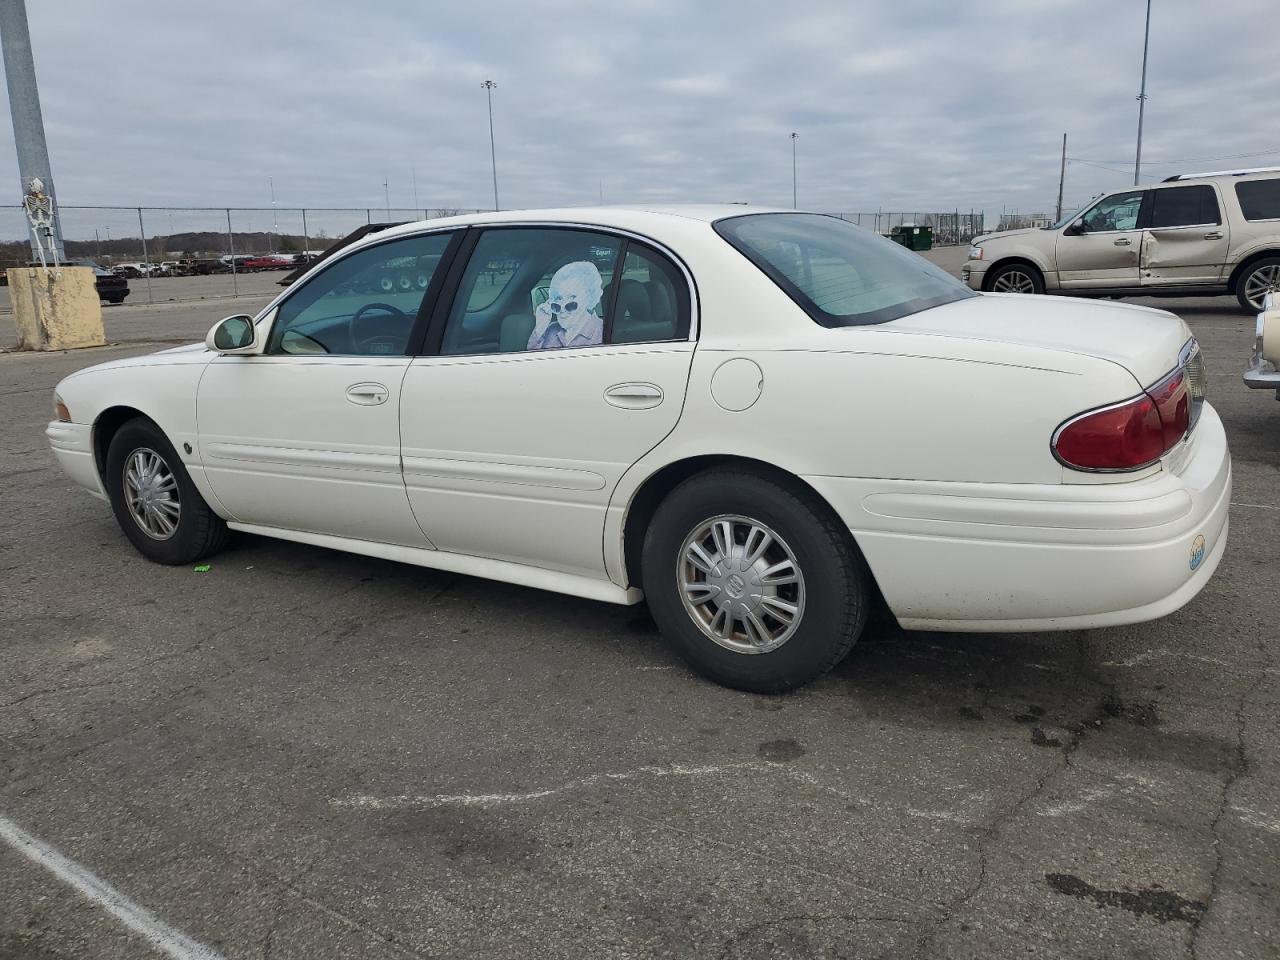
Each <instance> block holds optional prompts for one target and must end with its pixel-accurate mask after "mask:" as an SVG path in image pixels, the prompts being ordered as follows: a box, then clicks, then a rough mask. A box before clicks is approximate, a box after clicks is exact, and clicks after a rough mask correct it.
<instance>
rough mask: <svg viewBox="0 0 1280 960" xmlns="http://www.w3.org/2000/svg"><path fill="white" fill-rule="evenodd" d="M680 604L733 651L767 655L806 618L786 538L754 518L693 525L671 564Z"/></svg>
mask: <svg viewBox="0 0 1280 960" xmlns="http://www.w3.org/2000/svg"><path fill="white" fill-rule="evenodd" d="M676 567H677V569H676V577H677V581H678V583H679V584H680V598H681V600H682V601H683V602H684V608H685V610H686V611H687V612H688V614H689V616H690V617H692V618H693V622H694V623H696V624H697V625H698V629H699V630H701V631H702V632H703V633H704V634H706V635H707V636H708V637H710V638H711V639H712V640H714V641H715V642H716V643H718V644H719V645H720V646H722V647H724V648H725V649H727V650H732V651H733V652H734V653H769V652H770V651H772V650H776V649H778V647H780V646H782V645H783V644H784V643H786V642H787V641H788V640H790V639H791V637H792V635H793V634H794V633H795V631H796V628H797V627H798V626H799V625H800V619H801V617H802V616H803V615H804V575H803V574H802V573H801V571H800V565H799V564H798V563H797V562H796V557H795V554H794V553H792V552H791V548H790V547H789V546H787V544H786V542H785V541H784V540H783V539H782V538H781V537H780V536H778V534H777V533H775V532H774V531H773V530H771V529H770V528H769V527H768V526H766V525H765V524H763V523H761V522H760V521H758V520H752V519H751V518H749V517H741V516H731V515H726V516H720V517H714V518H712V519H711V520H708V521H707V522H706V523H703V524H701V525H699V526H698V527H696V528H694V530H693V532H692V533H690V534H689V536H687V537H686V538H685V541H684V545H683V546H682V547H681V548H680V554H679V557H678V559H677V561H676Z"/></svg>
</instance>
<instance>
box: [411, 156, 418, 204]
mask: <svg viewBox="0 0 1280 960" xmlns="http://www.w3.org/2000/svg"><path fill="white" fill-rule="evenodd" d="M409 176H410V177H411V178H413V208H414V209H415V210H417V209H418V165H417V164H416V163H414V164H411V165H410V166H409Z"/></svg>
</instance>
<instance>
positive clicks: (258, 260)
mask: <svg viewBox="0 0 1280 960" xmlns="http://www.w3.org/2000/svg"><path fill="white" fill-rule="evenodd" d="M294 266H295V264H294V262H293V255H292V254H289V253H268V254H264V255H263V256H260V257H250V258H249V259H247V260H245V261H244V262H243V263H242V264H240V269H241V270H244V271H246V272H248V273H256V272H259V271H262V270H292V269H293V268H294Z"/></svg>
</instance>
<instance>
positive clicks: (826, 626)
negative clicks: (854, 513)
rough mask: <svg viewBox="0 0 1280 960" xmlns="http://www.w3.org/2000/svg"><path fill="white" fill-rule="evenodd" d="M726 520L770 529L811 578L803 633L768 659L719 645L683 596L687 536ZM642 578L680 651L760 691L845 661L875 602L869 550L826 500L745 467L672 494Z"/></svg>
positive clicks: (722, 680) (713, 676)
mask: <svg viewBox="0 0 1280 960" xmlns="http://www.w3.org/2000/svg"><path fill="white" fill-rule="evenodd" d="M725 515H735V516H739V517H745V518H749V519H750V520H751V521H754V522H756V523H763V524H765V525H767V526H768V527H770V528H771V529H772V531H773V532H775V533H776V534H777V535H778V536H779V537H780V538H781V539H782V540H783V541H785V543H786V545H787V546H788V547H789V548H790V551H791V552H792V553H793V554H794V556H795V561H796V563H797V565H798V566H799V567H800V570H801V572H802V575H803V581H804V597H805V599H804V604H803V608H802V611H801V613H800V615H799V620H798V621H797V623H796V626H795V628H794V632H793V633H792V634H791V636H790V638H789V639H786V640H785V641H784V642H783V643H782V644H781V645H780V646H778V647H777V648H776V649H774V650H771V651H769V652H767V653H739V652H735V651H734V650H731V649H728V648H727V647H725V646H724V645H722V644H720V643H717V642H716V641H715V640H712V639H711V637H710V636H708V634H706V633H704V632H703V629H702V628H701V627H700V626H699V625H698V623H696V622H695V620H694V617H693V614H691V613H690V612H689V611H688V610H686V608H685V604H684V601H683V599H682V591H681V586H680V582H679V581H680V578H681V577H682V576H683V574H682V573H681V569H682V564H681V562H680V557H681V550H682V549H683V548H684V546H685V541H686V538H688V537H690V536H692V535H693V532H694V531H695V530H697V529H698V528H699V527H700V526H701V525H703V524H705V523H706V522H708V521H710V520H712V519H713V518H716V517H720V516H725ZM641 573H642V580H643V585H644V592H645V595H646V597H647V598H648V602H649V610H650V612H651V613H652V615H653V618H654V620H655V621H656V623H657V624H658V628H659V630H660V631H661V632H662V634H663V636H664V637H665V638H666V639H667V640H668V642H670V644H671V645H672V647H674V649H675V650H676V652H677V653H679V654H680V656H681V657H682V658H683V659H684V660H685V661H686V662H687V663H689V665H690V666H692V667H693V668H694V669H695V670H696V671H698V672H699V673H701V674H702V675H703V676H705V677H707V678H708V679H710V680H714V681H715V682H716V683H719V684H723V685H724V686H726V687H733V688H734V689H737V690H746V691H749V692H753V693H781V692H783V691H786V690H791V689H794V688H796V687H799V686H801V685H803V684H805V683H808V682H809V681H810V680H813V679H814V678H815V677H819V676H821V675H822V674H824V673H826V672H827V671H828V670H830V669H831V668H832V667H834V666H835V665H836V664H837V663H839V662H840V661H841V660H842V659H844V657H845V656H846V655H847V654H848V653H849V650H850V649H851V648H852V647H853V644H854V642H855V641H856V640H857V638H858V635H859V634H860V633H861V632H862V628H863V626H864V625H865V623H866V620H867V613H868V611H869V609H870V607H871V601H872V596H873V593H872V589H871V583H870V576H869V574H868V572H867V568H866V564H865V563H864V561H863V559H862V556H861V554H860V553H859V552H858V549H857V547H856V546H855V545H854V544H853V542H852V540H851V538H850V536H849V532H848V531H847V530H846V529H845V528H844V527H843V525H842V524H841V523H840V521H839V520H838V518H837V517H835V515H834V514H832V512H831V511H830V510H829V509H828V508H827V507H826V505H825V504H823V503H821V501H819V500H818V499H817V497H816V496H811V495H808V494H807V493H806V492H805V491H802V490H799V489H792V488H791V487H790V486H788V485H784V484H783V483H780V482H778V481H776V480H774V479H772V478H769V477H766V476H763V475H762V474H760V473H755V472H752V471H750V470H744V469H729V468H726V469H716V470H710V471H707V472H705V473H701V474H698V475H696V476H694V477H691V478H690V479H688V480H686V481H685V482H684V483H682V484H680V485H679V486H678V487H676V489H674V490H673V491H671V493H670V494H668V495H667V497H666V498H665V499H664V500H663V501H662V503H661V504H659V506H658V509H657V511H656V513H655V514H654V517H653V520H652V522H651V523H650V525H649V529H648V531H647V532H646V535H645V540H644V547H643V552H642V556H641ZM707 609H708V610H709V609H711V607H710V606H708V607H707Z"/></svg>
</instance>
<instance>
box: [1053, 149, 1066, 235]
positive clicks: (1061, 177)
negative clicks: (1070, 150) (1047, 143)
mask: <svg viewBox="0 0 1280 960" xmlns="http://www.w3.org/2000/svg"><path fill="white" fill-rule="evenodd" d="M1066 179H1067V135H1066V134H1065V133H1064V134H1063V135H1062V166H1060V167H1059V168H1058V212H1057V213H1055V214H1054V215H1053V222H1054V223H1057V222H1058V221H1059V220H1061V219H1062V185H1063V183H1065V182H1066Z"/></svg>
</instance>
